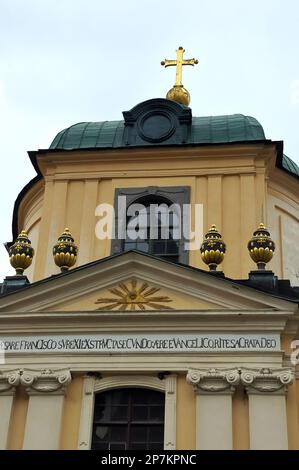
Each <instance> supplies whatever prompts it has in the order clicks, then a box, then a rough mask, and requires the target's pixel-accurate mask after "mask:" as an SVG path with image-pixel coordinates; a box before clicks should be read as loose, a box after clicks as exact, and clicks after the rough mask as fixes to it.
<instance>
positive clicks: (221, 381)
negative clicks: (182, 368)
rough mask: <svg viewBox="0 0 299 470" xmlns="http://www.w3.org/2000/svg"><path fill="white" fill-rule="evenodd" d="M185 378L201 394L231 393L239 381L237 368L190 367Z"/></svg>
mask: <svg viewBox="0 0 299 470" xmlns="http://www.w3.org/2000/svg"><path fill="white" fill-rule="evenodd" d="M186 380H187V382H188V383H190V384H191V385H193V388H194V391H195V392H196V393H201V394H206V393H207V394H211V393H223V394H232V393H234V391H235V388H236V386H237V385H238V384H239V383H240V372H239V369H236V368H233V369H197V370H196V369H191V370H189V371H188V374H187V377H186Z"/></svg>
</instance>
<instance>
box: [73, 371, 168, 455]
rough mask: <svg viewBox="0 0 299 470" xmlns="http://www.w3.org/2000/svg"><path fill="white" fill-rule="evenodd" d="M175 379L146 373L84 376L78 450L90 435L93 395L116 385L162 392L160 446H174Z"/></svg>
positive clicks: (86, 444)
mask: <svg viewBox="0 0 299 470" xmlns="http://www.w3.org/2000/svg"><path fill="white" fill-rule="evenodd" d="M176 380H177V377H176V375H175V374H170V375H166V376H165V378H164V379H163V380H160V379H159V378H158V377H154V376H149V375H139V374H138V375H115V376H110V377H103V378H96V377H95V376H92V375H85V377H84V385H83V398H82V408H81V419H80V429H79V440H78V449H79V450H89V449H90V447H91V438H92V423H93V408H94V399H95V394H96V393H100V392H104V391H107V390H113V389H117V388H127V387H137V388H146V389H152V390H158V391H160V392H164V393H165V427H164V449H165V450H174V449H176Z"/></svg>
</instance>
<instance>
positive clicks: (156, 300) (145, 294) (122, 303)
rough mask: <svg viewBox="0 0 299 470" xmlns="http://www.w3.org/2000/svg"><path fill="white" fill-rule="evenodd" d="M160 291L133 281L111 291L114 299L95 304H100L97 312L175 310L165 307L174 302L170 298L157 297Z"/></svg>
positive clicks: (103, 299)
mask: <svg viewBox="0 0 299 470" xmlns="http://www.w3.org/2000/svg"><path fill="white" fill-rule="evenodd" d="M160 291H161V289H160V288H159V287H151V286H149V285H148V284H147V283H146V282H140V283H139V282H138V281H137V280H136V279H132V280H131V281H128V282H126V283H124V282H120V283H119V284H118V286H117V287H114V288H112V289H109V292H110V293H111V294H113V297H100V298H99V299H97V300H96V302H95V304H100V307H98V308H97V310H131V311H134V310H173V308H172V307H170V306H169V305H165V304H168V303H169V302H172V300H171V299H170V298H169V297H168V296H165V295H164V296H163V295H156V294H157V293H158V292H160Z"/></svg>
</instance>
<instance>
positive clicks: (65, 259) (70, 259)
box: [53, 228, 78, 273]
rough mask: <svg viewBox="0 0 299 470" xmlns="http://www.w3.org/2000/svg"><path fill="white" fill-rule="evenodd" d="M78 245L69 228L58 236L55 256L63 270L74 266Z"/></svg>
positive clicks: (56, 261)
mask: <svg viewBox="0 0 299 470" xmlns="http://www.w3.org/2000/svg"><path fill="white" fill-rule="evenodd" d="M77 255H78V247H77V246H76V245H75V243H74V239H73V237H72V234H71V233H70V231H69V229H68V228H65V229H64V232H63V233H62V234H61V235H60V237H59V238H58V241H57V243H56V245H54V247H53V257H54V261H55V264H56V265H57V266H58V267H59V268H60V270H61V272H62V273H63V272H66V271H68V270H69V268H71V267H72V266H74V264H75V263H76V260H77Z"/></svg>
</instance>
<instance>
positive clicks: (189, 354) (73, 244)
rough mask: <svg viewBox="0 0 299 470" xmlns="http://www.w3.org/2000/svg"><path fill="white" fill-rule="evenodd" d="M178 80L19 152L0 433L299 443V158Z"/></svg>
mask: <svg viewBox="0 0 299 470" xmlns="http://www.w3.org/2000/svg"><path fill="white" fill-rule="evenodd" d="M178 60H179V59H178ZM180 60H183V59H180ZM192 60H193V59H192ZM166 62H167V61H166ZM166 65H167V63H166ZM170 65H172V64H170ZM183 65H184V64H183ZM189 65H193V64H189ZM175 87H177V88H175ZM182 88H183V87H182V84H181V83H179V82H178V83H176V85H175V86H174V89H173V91H172V94H171V95H168V98H167V99H160V98H159V99H151V100H148V101H145V102H142V103H139V104H138V105H136V106H134V107H133V108H132V109H131V110H130V111H127V112H124V113H123V118H124V119H123V120H121V121H113V122H107V121H104V122H96V123H88V122H86V123H79V124H75V125H73V126H71V127H69V128H68V129H65V130H63V131H61V132H60V133H59V134H58V135H57V136H56V137H55V139H54V140H53V142H52V144H51V145H50V148H49V149H42V150H38V151H30V152H29V157H30V160H31V163H32V164H33V166H34V168H35V169H36V172H37V176H36V177H35V178H34V180H32V181H31V182H29V183H28V185H27V186H26V187H25V188H24V189H23V190H22V191H21V193H20V194H19V196H18V197H17V199H16V203H15V207H14V214H13V239H14V240H13V242H10V243H7V250H8V253H9V256H10V261H11V264H12V265H13V266H14V267H15V268H16V275H15V276H7V277H6V278H5V279H4V280H3V282H2V285H1V295H0V319H1V337H0V339H1V341H2V345H3V349H4V351H3V360H2V363H1V364H0V415H1V420H0V447H1V449H81V450H88V449H99V450H101V449H110V450H114V449H124V450H125V449H142V450H147V449H156V450H157V449H167V450H175V449H177V450H183V449H299V366H298V365H297V362H298V361H297V358H298V356H299V354H298V353H297V349H298V346H299V336H298V333H299V332H298V328H299V309H298V305H299V287H298V286H299V245H298V229H299V168H298V167H297V166H296V164H295V163H294V162H292V160H290V159H289V158H288V157H287V156H286V155H284V153H283V142H281V141H271V140H269V139H266V137H265V135H264V131H263V128H262V126H261V124H260V123H259V122H258V121H257V120H256V119H254V118H252V117H248V116H243V115H232V116H212V117H194V116H192V110H191V108H190V107H189V106H188V104H189V103H188V100H187V101H186V96H185V95H184V94H183V95H182ZM184 90H185V89H184ZM181 95H182V96H181ZM133 205H135V206H134V207H133ZM136 205H137V209H138V207H141V206H142V207H143V216H144V217H145V218H144V217H143V219H142V218H141V219H140V218H139V219H138V220H137V219H136V210H137V209H136ZM138 205H139V206H138ZM152 205H154V206H155V207H157V206H159V205H162V208H164V209H162V211H160V213H159V214H160V215H159V216H158V217H157V218H156V219H155V220H156V222H157V227H156V228H157V234H158V235H157V237H156V238H154V239H152V238H151V236H150V234H149V231H148V228H149V225H150V224H148V221H149V220H152V219H151V218H150V212H149V211H150V207H151V206H152ZM172 206H173V207H175V209H173V211H172V212H171V214H172V216H170V217H169V213H168V218H167V219H163V210H164V211H166V212H167V211H168V208H170V207H172ZM132 207H133V208H132ZM109 208H111V209H112V210H111V211H110V209H109ZM165 208H166V209H165ZM176 211H177V212H176ZM139 212H140V210H139ZM103 220H105V223H103ZM142 220H143V221H144V220H145V221H146V224H145V225H146V226H145V227H143V226H142ZM163 220H164V221H165V220H167V222H168V229H169V230H168V232H169V233H170V237H169V238H164V237H163V236H161V233H162V232H161V230H162V229H163V223H164V222H163ZM177 225H179V226H180V228H181V229H182V227H183V228H184V227H186V225H187V227H188V229H187V232H188V233H187V236H186V230H185V238H188V234H190V233H191V232H194V236H195V237H196V233H197V232H198V231H200V230H201V231H202V233H203V235H204V238H203V240H202V239H201V243H200V246H197V245H196V244H195V247H194V246H193V245H192V246H191V245H190V244H189V245H188V244H186V240H184V239H183V237H182V236H180V237H177V238H176V237H175V236H174V233H175V230H176V228H177ZM66 227H67V229H66ZM129 227H131V234H132V233H133V232H136V230H137V229H138V230H139V231H141V229H143V231H142V234H143V235H142V236H141V237H139V238H137V239H136V238H134V237H133V238H132V237H129V236H128V228H129ZM103 232H105V233H104V235H106V236H103ZM180 233H181V232H180ZM57 239H58V241H57ZM32 247H33V248H34V253H33V249H32ZM219 264H221V268H219V267H218V268H217V266H218V265H219ZM24 269H26V271H25V272H24V273H23V271H24ZM297 340H298V342H296V341H297Z"/></svg>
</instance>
